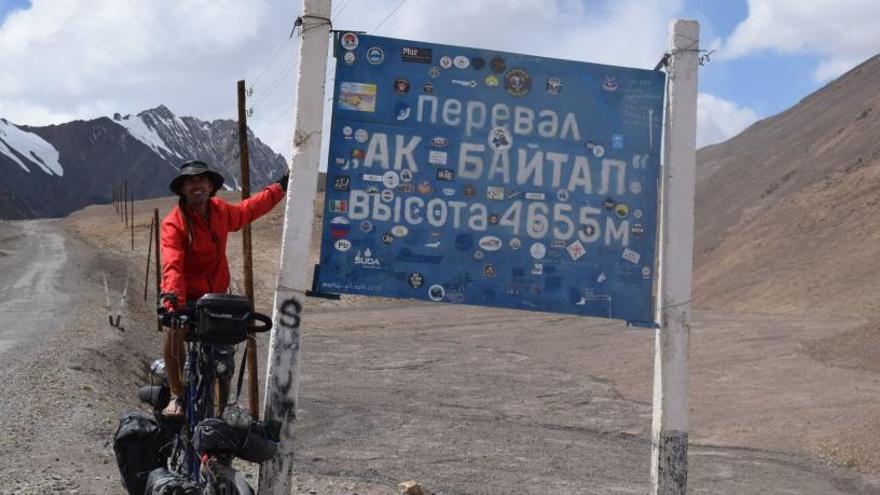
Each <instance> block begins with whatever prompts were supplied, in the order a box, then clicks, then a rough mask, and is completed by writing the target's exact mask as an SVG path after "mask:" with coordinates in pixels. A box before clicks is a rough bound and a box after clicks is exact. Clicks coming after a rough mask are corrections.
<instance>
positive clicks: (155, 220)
mask: <svg viewBox="0 0 880 495" xmlns="http://www.w3.org/2000/svg"><path fill="white" fill-rule="evenodd" d="M153 226H154V227H153V228H154V229H155V234H154V235H155V237H156V242H155V244H153V249H154V250H155V252H154V255H155V256H154V258H156V304H159V294H160V293H161V291H162V259H161V258H160V257H159V243H160V242H161V240H162V237H161V236H160V232H162V230H161V228H160V227H161V224H160V223H159V209H158V208H154V209H153ZM156 329H157V330H159V333H162V322H161V321H160V320H159V319H158V318H156Z"/></svg>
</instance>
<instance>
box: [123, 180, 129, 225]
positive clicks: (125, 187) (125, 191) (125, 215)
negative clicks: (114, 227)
mask: <svg viewBox="0 0 880 495" xmlns="http://www.w3.org/2000/svg"><path fill="white" fill-rule="evenodd" d="M122 218H123V219H124V221H125V226H126V227H128V181H125V182H123V183H122Z"/></svg>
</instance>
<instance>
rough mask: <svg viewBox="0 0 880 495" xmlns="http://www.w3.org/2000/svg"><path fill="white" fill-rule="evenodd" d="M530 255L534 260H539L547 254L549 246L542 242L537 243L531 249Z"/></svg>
mask: <svg viewBox="0 0 880 495" xmlns="http://www.w3.org/2000/svg"><path fill="white" fill-rule="evenodd" d="M529 254H531V255H532V258H535V259H536V260H539V259H541V258H543V257H544V255H545V254H547V246H545V245H544V244H542V243H540V242H536V243H534V244H532V247H530V248H529Z"/></svg>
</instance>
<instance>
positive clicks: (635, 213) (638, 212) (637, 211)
mask: <svg viewBox="0 0 880 495" xmlns="http://www.w3.org/2000/svg"><path fill="white" fill-rule="evenodd" d="M633 216H634V217H636V218H637V219H638V218H642V210H636V211H634V212H633Z"/></svg>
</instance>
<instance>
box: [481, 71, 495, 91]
mask: <svg viewBox="0 0 880 495" xmlns="http://www.w3.org/2000/svg"><path fill="white" fill-rule="evenodd" d="M483 82H484V83H486V86H487V87H490V88H497V87H498V76H496V75H493V74H489V75H488V76H486V79H485V80H484V81H483Z"/></svg>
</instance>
